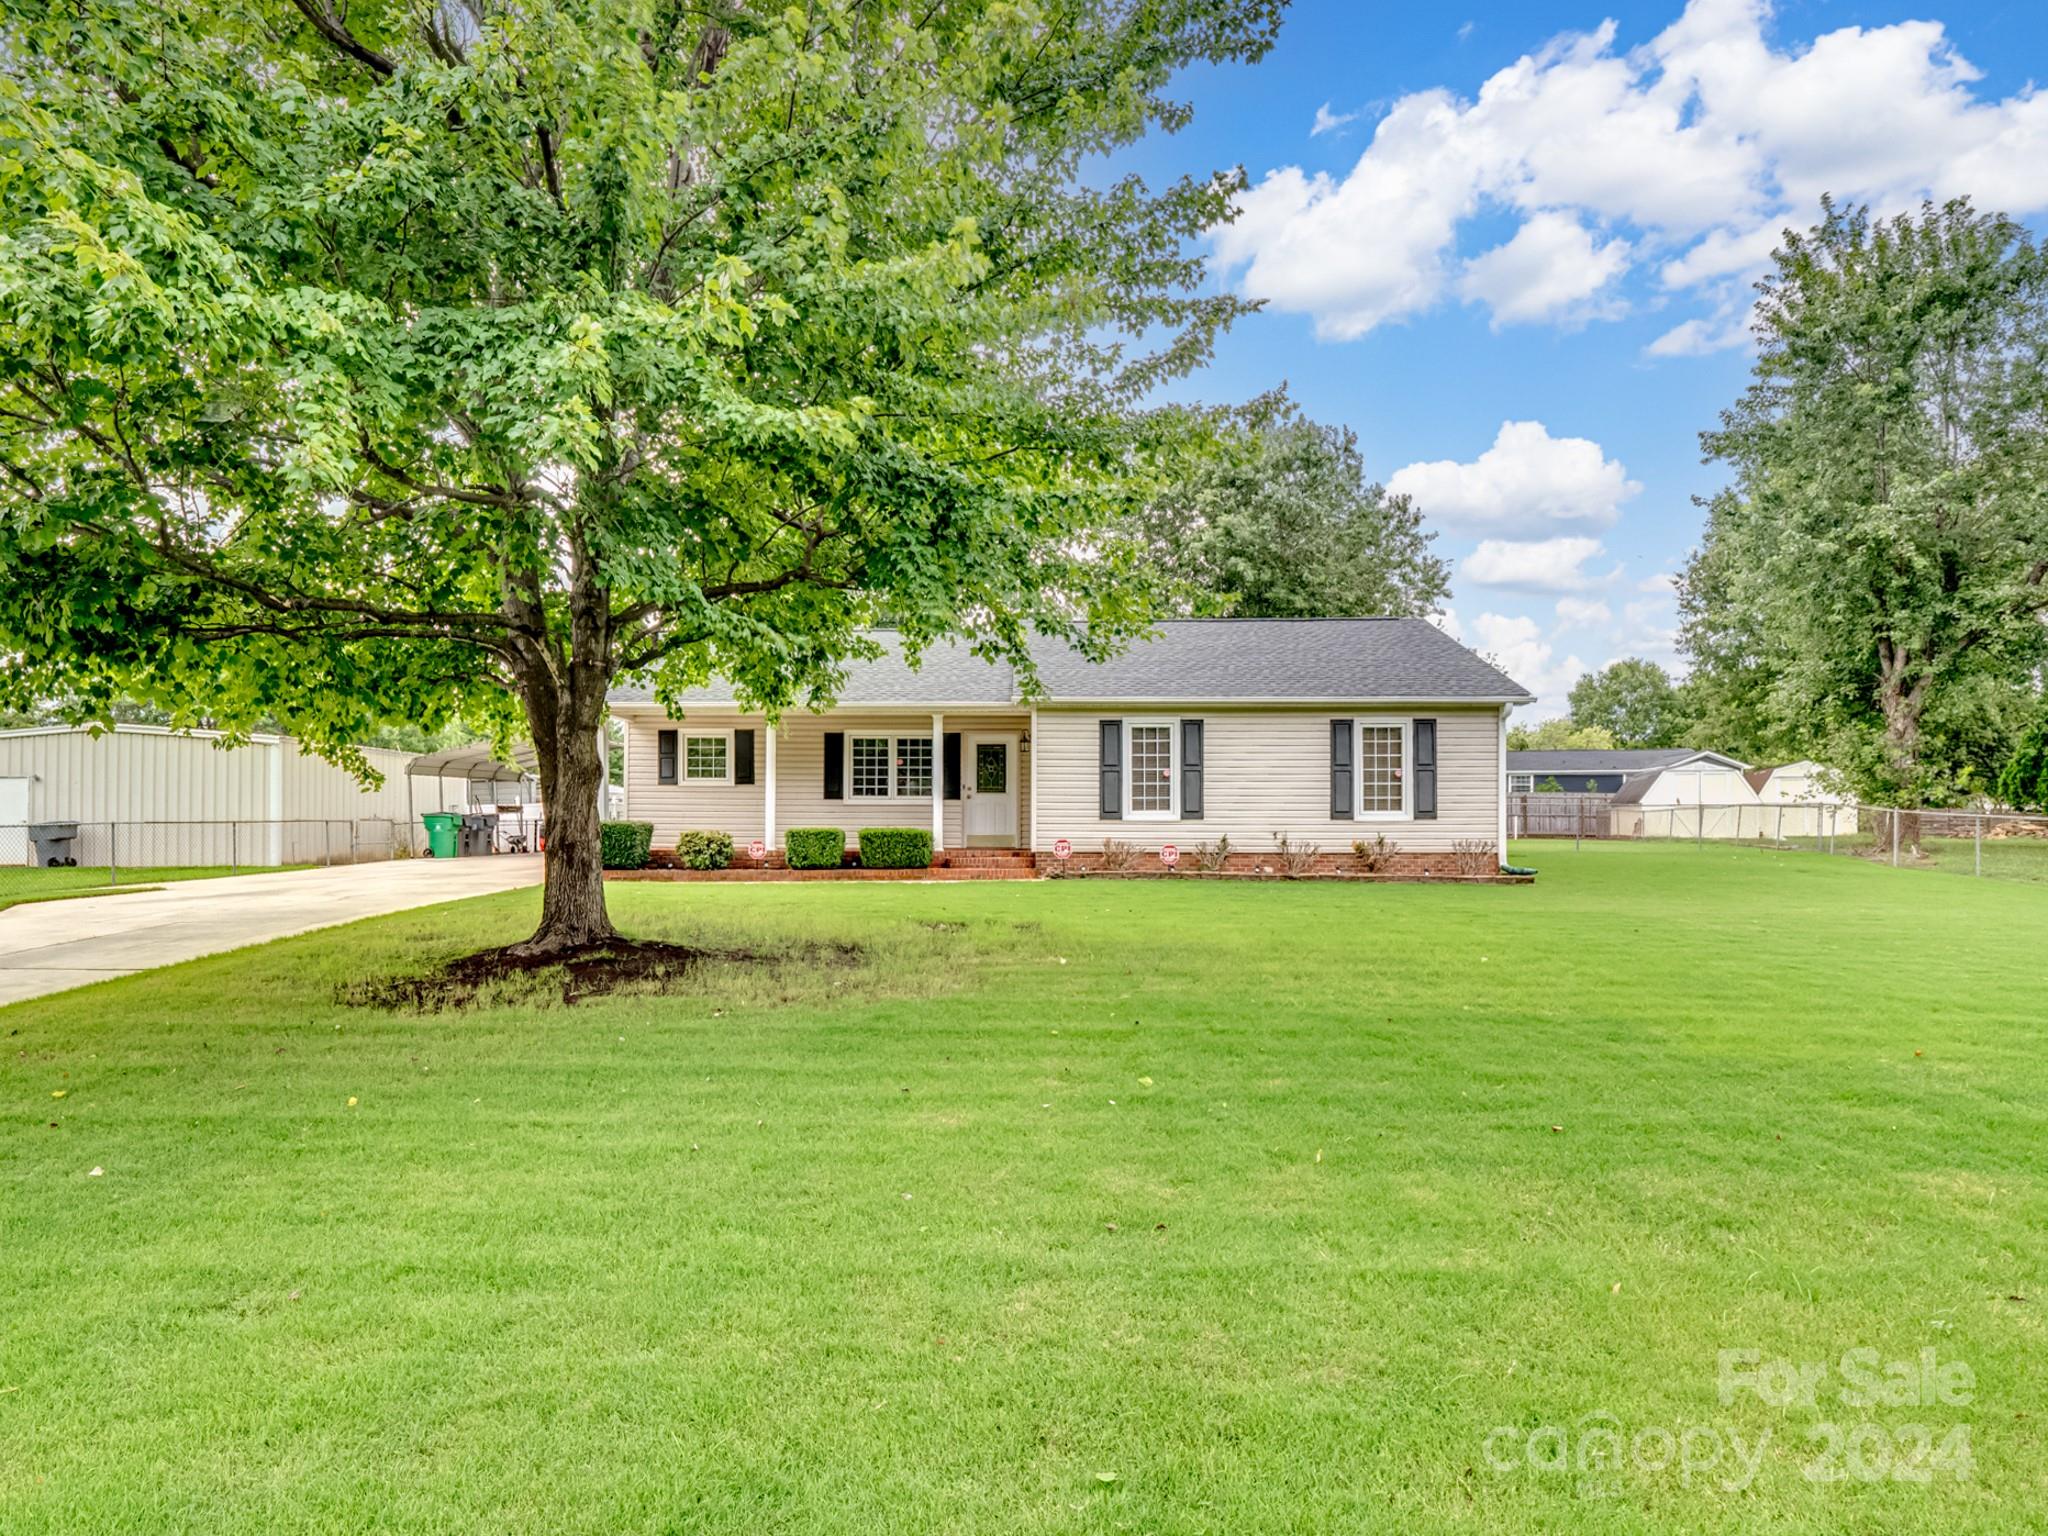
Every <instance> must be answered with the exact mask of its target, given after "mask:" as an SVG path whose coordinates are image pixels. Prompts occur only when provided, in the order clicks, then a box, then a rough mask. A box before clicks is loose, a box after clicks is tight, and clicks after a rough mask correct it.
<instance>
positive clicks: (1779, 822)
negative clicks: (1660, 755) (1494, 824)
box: [1567, 802, 2048, 884]
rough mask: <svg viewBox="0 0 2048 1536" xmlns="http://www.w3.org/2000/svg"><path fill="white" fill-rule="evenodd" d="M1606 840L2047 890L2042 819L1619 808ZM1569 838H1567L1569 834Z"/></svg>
mask: <svg viewBox="0 0 2048 1536" xmlns="http://www.w3.org/2000/svg"><path fill="white" fill-rule="evenodd" d="M1610 821H1611V830H1610V832H1609V834H1608V835H1609V836H1611V837H1614V838H1618V839H1632V840H1638V841H1666V842H1678V843H1686V842H1689V843H1694V844H1697V845H1699V846H1701V847H1705V846H1708V845H1714V846H1718V847H1726V846H1729V845H1731V844H1733V845H1740V846H1748V847H1759V848H1780V849H1796V850H1800V851H1804V852H1808V853H1819V854H1824V855H1831V856H1833V857H1836V858H1855V859H1863V860H1865V861H1866V862H1869V863H1874V864H1881V865H1885V866H1888V867H1891V868H1896V869H1916V870H1932V871H1937V872H1940V873H1943V874H1953V875H1968V876H1972V877H1974V878H1978V879H1986V880H2019V881H2026V882H2029V883H2033V884H2048V816H2023V815H2019V814H2016V813H2014V812H2011V811H1997V810H1906V809H1901V808H1898V807H1895V806H1882V805H1810V804H1799V803H1796V802H1794V803H1787V804H1782V805H1769V804H1765V805H1669V806H1645V805H1617V806H1614V807H1612V809H1611V811H1610ZM1567 835H1568V834H1567Z"/></svg>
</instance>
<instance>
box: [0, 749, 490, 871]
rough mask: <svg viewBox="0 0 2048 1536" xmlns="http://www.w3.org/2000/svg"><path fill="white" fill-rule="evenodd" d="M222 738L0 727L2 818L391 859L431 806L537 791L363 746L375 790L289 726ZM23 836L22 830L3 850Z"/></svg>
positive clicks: (276, 855) (203, 851)
mask: <svg viewBox="0 0 2048 1536" xmlns="http://www.w3.org/2000/svg"><path fill="white" fill-rule="evenodd" d="M223 739H224V738H223V737H222V735H221V733H220V732H218V731H189V732H188V731H173V730H169V729H166V728H165V727H162V726H154V725H116V726H114V727H112V728H111V729H102V730H101V731H99V732H97V733H95V732H94V731H92V730H91V729H89V728H87V727H84V726H65V725H58V726H35V727H30V728H29V729H26V730H14V731H0V828H5V829H19V828H21V827H23V826H25V825H31V824H36V823H43V822H77V823H79V824H80V826H81V838H82V840H90V839H96V838H98V837H100V836H104V835H106V834H104V833H101V832H93V833H91V834H88V833H87V832H86V831H85V829H87V828H100V827H105V826H113V827H116V828H119V829H121V831H119V832H117V833H116V834H115V836H116V837H117V839H119V840H122V841H125V842H126V843H127V845H128V846H127V847H126V848H125V849H124V848H120V847H116V848H115V849H114V850H113V853H114V855H115V856H116V857H118V858H119V860H120V862H123V863H129V864H145V863H147V864H230V863H233V864H250V865H262V864H296V863H308V862H321V861H324V860H329V859H334V858H336V857H350V858H382V857H387V856H389V854H390V853H391V851H392V850H393V849H394V848H396V847H401V846H403V847H416V846H418V842H419V838H418V836H417V833H418V829H419V825H420V822H419V818H420V816H421V815H422V814H423V813H424V812H427V811H442V810H462V809H466V808H467V807H468V806H470V805H471V804H473V803H476V802H479V801H496V800H504V801H508V802H509V801H518V800H524V799H528V798H530V795H529V793H528V791H527V789H526V786H525V785H524V784H523V783H522V782H519V781H517V780H514V781H512V782H498V781H492V782H489V783H481V784H480V783H477V782H475V781H474V780H473V779H471V778H470V777H468V776H467V775H466V773H462V772H438V771H436V772H430V773H428V774H425V775H417V774H408V773H407V771H406V770H407V767H408V765H409V764H411V763H412V762H413V761H414V759H415V754H413V753H411V752H404V751H395V750H391V749H387V748H381V747H366V748H364V749H363V755H364V756H365V757H366V758H367V759H368V760H369V763H370V765H371V766H372V767H373V768H375V769H376V770H377V772H378V773H380V774H381V775H382V776H383V783H382V785H381V786H379V787H377V788H374V789H371V788H366V787H365V786H363V785H362V784H360V783H358V782H357V781H356V779H355V778H354V777H353V776H351V775H350V774H347V773H345V772H343V771H342V770H341V769H339V768H336V767H335V766H333V765H332V764H331V763H328V762H327V761H325V760H324V759H322V758H319V757H315V756H312V755H311V754H309V753H306V752H303V751H301V750H300V748H299V745H298V743H297V742H296V741H294V740H293V739H292V738H290V737H288V736H257V737H254V738H253V739H251V740H250V741H248V742H247V743H245V744H244V745H242V746H239V747H225V746H223V745H222V744H221V743H222V741H223ZM20 841H22V837H21V834H20V832H19V831H18V830H17V831H14V832H13V835H12V837H11V838H9V839H8V844H9V846H8V847H0V857H6V856H7V855H8V854H9V853H10V852H11V845H12V843H14V842H20ZM81 851H82V852H84V851H85V850H83V849H82V850H81ZM88 856H89V857H91V858H92V859H93V861H94V862H101V861H103V859H104V858H105V856H106V855H105V853H104V852H103V851H101V850H99V849H97V848H95V849H94V850H93V851H91V852H90V853H89V854H88ZM9 861H10V862H11V861H12V860H11V859H10V860H9Z"/></svg>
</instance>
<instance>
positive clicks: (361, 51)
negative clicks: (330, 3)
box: [292, 0, 398, 80]
mask: <svg viewBox="0 0 2048 1536" xmlns="http://www.w3.org/2000/svg"><path fill="white" fill-rule="evenodd" d="M292 4H293V5H295V6H297V7H298V8H299V14H300V15H301V16H303V17H305V18H306V20H308V21H310V22H311V23H312V24H313V29H314V30H315V31H316V32H318V33H319V34H320V35H321V36H322V37H324V38H326V39H327V41H328V42H330V43H332V44H333V45H334V46H335V47H336V48H337V49H339V50H340V51H341V52H342V53H345V54H347V55H348V56H349V57H350V58H352V59H354V60H355V61H356V62H357V63H358V64H362V65H365V66H366V67H368V68H369V69H371V70H374V71H375V72H376V73H377V74H378V75H380V76H382V77H383V78H384V79H386V80H389V79H390V78H391V77H392V76H393V75H395V74H397V73H398V65H397V64H396V63H395V62H393V61H392V60H390V59H387V58H386V57H384V55H383V54H381V53H379V52H378V51H377V50H376V49H374V48H372V47H369V46H368V45H367V44H365V43H363V42H361V41H359V40H358V39H357V37H356V35H355V33H353V32H351V31H349V29H348V27H347V26H346V25H345V24H344V23H343V22H342V20H341V18H340V17H338V16H336V15H335V14H334V13H333V12H331V11H329V10H328V9H327V7H326V5H325V4H323V3H322V0H292Z"/></svg>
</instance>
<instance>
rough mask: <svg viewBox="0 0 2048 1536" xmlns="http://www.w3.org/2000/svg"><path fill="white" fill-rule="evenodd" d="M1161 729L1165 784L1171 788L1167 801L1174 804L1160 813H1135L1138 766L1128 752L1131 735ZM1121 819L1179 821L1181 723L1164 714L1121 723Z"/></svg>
mask: <svg viewBox="0 0 2048 1536" xmlns="http://www.w3.org/2000/svg"><path fill="white" fill-rule="evenodd" d="M1154 726H1164V727H1165V728H1166V731H1167V738H1166V739H1167V748H1166V751H1167V772H1168V777H1167V782H1168V784H1169V785H1170V786H1171V790H1170V798H1171V799H1172V802H1173V804H1172V805H1171V807H1169V808H1168V809H1166V810H1163V811H1134V810H1132V809H1131V786H1132V785H1133V784H1134V783H1135V782H1136V779H1137V763H1136V760H1135V759H1134V757H1133V756H1132V753H1131V732H1132V731H1133V730H1134V729H1145V728H1150V727H1154ZM1124 820H1126V821H1179V820H1180V721H1179V719H1178V718H1175V717H1172V716H1167V715H1140V716H1138V717H1137V718H1136V719H1130V720H1126V721H1124Z"/></svg>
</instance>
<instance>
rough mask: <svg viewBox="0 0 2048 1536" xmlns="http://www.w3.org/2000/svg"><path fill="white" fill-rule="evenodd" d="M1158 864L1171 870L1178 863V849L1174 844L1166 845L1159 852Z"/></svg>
mask: <svg viewBox="0 0 2048 1536" xmlns="http://www.w3.org/2000/svg"><path fill="white" fill-rule="evenodd" d="M1159 862H1160V863H1162V864H1164V865H1165V866H1166V867H1167V868H1168V869H1171V868H1173V866H1174V865H1176V864H1178V863H1179V862H1180V849H1179V848H1178V847H1176V846H1175V845H1174V844H1172V843H1168V844H1167V845H1166V846H1165V847H1163V848H1161V849H1160V850H1159Z"/></svg>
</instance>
